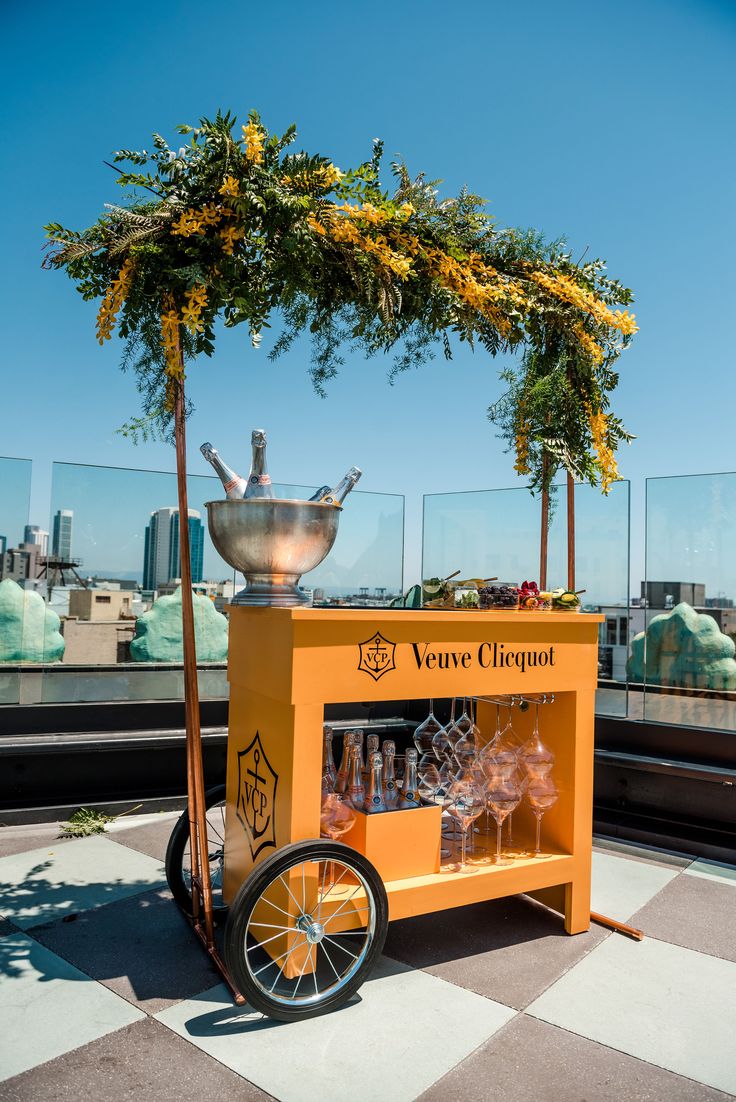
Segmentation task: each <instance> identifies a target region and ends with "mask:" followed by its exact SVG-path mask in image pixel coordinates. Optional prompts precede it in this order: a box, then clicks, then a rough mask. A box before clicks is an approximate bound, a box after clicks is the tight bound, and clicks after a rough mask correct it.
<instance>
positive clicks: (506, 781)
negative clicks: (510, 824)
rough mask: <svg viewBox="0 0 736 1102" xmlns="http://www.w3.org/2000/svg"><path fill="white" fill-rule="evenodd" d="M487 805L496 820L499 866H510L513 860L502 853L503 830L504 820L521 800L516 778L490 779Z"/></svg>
mask: <svg viewBox="0 0 736 1102" xmlns="http://www.w3.org/2000/svg"><path fill="white" fill-rule="evenodd" d="M485 797H486V805H487V807H488V808H489V809H490V812H491V815H492V816H493V818H494V819H495V820H496V858H495V862H496V864H497V865H510V864H511V858H510V857H507V856H505V855H504V854H502V853H501V829H502V827H503V822H504V819H506V818H507V816H509V815H511V813H512V812H513V811H514V809H515V808H516V807H518V805H519V801H520V800H521V790H520V788H519V786H518V784H517V783H516V780H515V778H514V776H513V775H512V776H510V777H493V776H492V777H490V778H489V780H488V786H487V788H486V792H485Z"/></svg>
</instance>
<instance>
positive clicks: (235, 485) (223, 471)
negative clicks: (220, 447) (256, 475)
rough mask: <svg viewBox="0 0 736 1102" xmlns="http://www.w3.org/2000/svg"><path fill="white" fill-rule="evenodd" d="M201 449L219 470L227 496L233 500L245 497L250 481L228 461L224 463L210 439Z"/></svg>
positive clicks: (209, 461) (216, 469)
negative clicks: (229, 464) (229, 465)
mask: <svg viewBox="0 0 736 1102" xmlns="http://www.w3.org/2000/svg"><path fill="white" fill-rule="evenodd" d="M199 450H200V451H201V453H202V455H203V456H204V458H205V459H206V460H207V462H208V463H209V464H210V465H211V466H212V467H214V469H215V471H216V472H217V476H218V478H219V479H220V482H221V483H222V485H223V486H224V488H225V496H226V497H228V498H230V500H231V501H240V500H241V499H242V498H244V497H245V490H246V487H247V485H248V483H247V482H246V481H245V479H244V478H243V477H242V475H239V474H238V473H237V471H234V470H233V469H232V467H228V465H227V463H223V461H222V460H221V459H220V455H219V452H218V451H217V448H213V447H212V445H211V444H210V442H209V440H206V441H205V443H204V444H202V445H201V446H200V449H199Z"/></svg>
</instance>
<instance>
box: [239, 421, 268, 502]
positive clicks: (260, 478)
mask: <svg viewBox="0 0 736 1102" xmlns="http://www.w3.org/2000/svg"><path fill="white" fill-rule="evenodd" d="M250 442H251V446H252V448H253V459H252V461H251V465H250V474H249V475H248V485H247V487H246V490H245V496H246V497H273V486H272V485H271V476H270V474H269V473H268V471H267V470H266V434H265V432H264V431H263V429H253V432H252V433H251V437H250Z"/></svg>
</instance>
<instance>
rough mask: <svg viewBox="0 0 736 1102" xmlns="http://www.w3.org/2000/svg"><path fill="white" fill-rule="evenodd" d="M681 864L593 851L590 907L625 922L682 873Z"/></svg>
mask: <svg viewBox="0 0 736 1102" xmlns="http://www.w3.org/2000/svg"><path fill="white" fill-rule="evenodd" d="M679 872H680V870H679V869H678V868H671V867H667V866H665V865H649V864H646V863H645V862H644V861H628V860H627V859H626V858H625V857H614V856H613V854H610V853H594V854H593V877H592V883H591V899H590V909H591V911H596V912H597V913H598V914H601V915H606V916H607V917H608V918H615V919H618V921H619V922H625V921H626V919H627V918H631V916H632V915H633V914H635V913H636V911H638V910H639V909H640V908H641V907H643V906H644V904H645V903H648V902H649V900H650V899H652V898H653V897H654V896H655V895H657V893H658V892H660V891H661V890H662V888H664V886H665V885H666V884H669V882H670V880H674V878H675V877H676V876H678V875H679Z"/></svg>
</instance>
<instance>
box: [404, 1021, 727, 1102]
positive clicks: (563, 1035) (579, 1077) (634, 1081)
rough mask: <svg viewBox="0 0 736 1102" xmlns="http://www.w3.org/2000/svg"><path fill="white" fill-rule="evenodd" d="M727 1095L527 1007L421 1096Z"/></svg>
mask: <svg viewBox="0 0 736 1102" xmlns="http://www.w3.org/2000/svg"><path fill="white" fill-rule="evenodd" d="M491 1098H493V1099H499V1100H502V1102H552V1100H563V1099H564V1102H626V1100H629V1102H633V1100H634V1099H635V1100H636V1102H725V1100H726V1099H728V1098H730V1095H726V1094H722V1093H721V1091H717V1090H713V1088H712V1087H704V1086H703V1085H702V1084H700V1083H693V1082H692V1081H691V1080H690V1079H684V1078H683V1077H682V1076H680V1075H675V1074H674V1073H673V1072H671V1071H664V1070H663V1069H662V1068H658V1067H655V1066H654V1065H653V1064H647V1063H645V1062H644V1061H643V1060H636V1059H635V1058H634V1057H633V1056H626V1055H625V1054H624V1053H622V1052H616V1051H615V1050H614V1049H612V1048H606V1047H605V1046H604V1045H598V1044H596V1043H595V1042H594V1041H588V1040H586V1039H585V1038H584V1037H578V1036H576V1035H575V1034H574V1033H568V1032H567V1031H566V1030H564V1029H558V1028H557V1027H556V1026H552V1025H548V1024H547V1023H546V1022H540V1021H537V1020H535V1019H534V1018H530V1017H528V1016H527V1015H526V1014H519V1016H518V1017H516V1018H514V1020H513V1021H512V1022H510V1023H509V1024H508V1025H507V1026H505V1027H504V1028H503V1029H502V1030H499V1032H498V1033H496V1034H495V1035H494V1036H493V1037H492V1038H491V1039H490V1041H486V1043H485V1044H484V1045H481V1047H480V1048H479V1049H477V1050H476V1051H475V1052H474V1053H473V1054H472V1056H469V1057H468V1059H467V1060H463V1062H462V1064H458V1066H457V1067H456V1068H454V1069H453V1070H452V1071H451V1072H450V1073H449V1074H448V1075H446V1076H445V1077H444V1079H440V1081H439V1082H438V1083H435V1085H434V1086H433V1087H430V1089H429V1090H428V1091H426V1092H425V1093H424V1094H423V1095H422V1096H421V1102H447V1100H448V1099H451V1100H452V1102H486V1100H489V1099H491Z"/></svg>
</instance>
